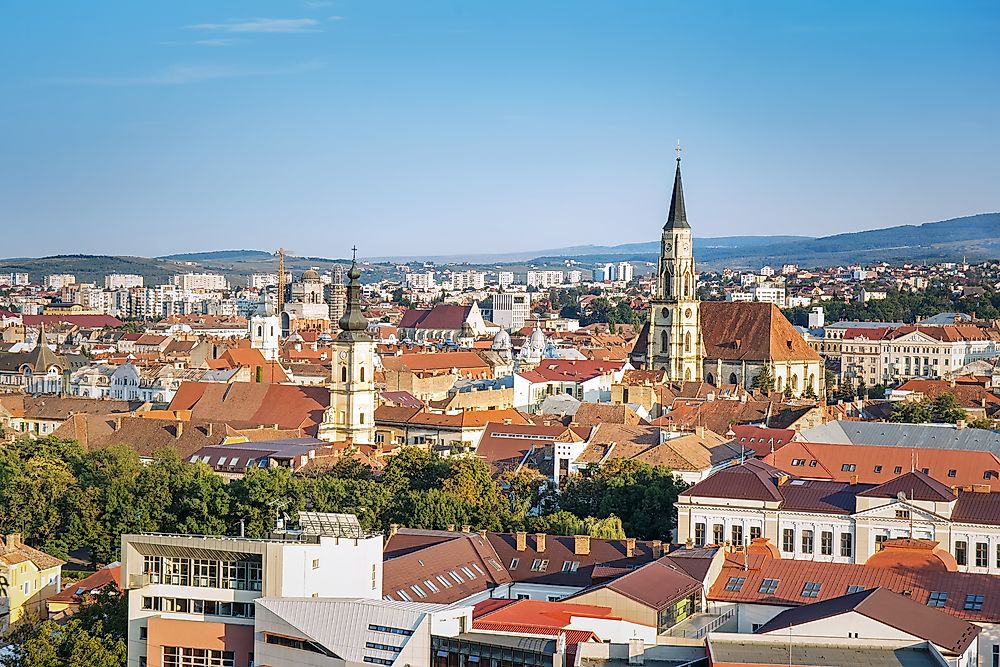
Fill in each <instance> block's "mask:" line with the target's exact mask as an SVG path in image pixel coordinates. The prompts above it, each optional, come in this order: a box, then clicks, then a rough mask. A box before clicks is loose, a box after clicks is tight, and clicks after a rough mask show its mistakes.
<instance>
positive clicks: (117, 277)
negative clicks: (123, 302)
mask: <svg viewBox="0 0 1000 667" xmlns="http://www.w3.org/2000/svg"><path fill="white" fill-rule="evenodd" d="M142 285H143V277H142V276H138V275H135V274H134V273H112V274H109V275H106V276H104V289H109V290H118V289H132V288H133V287H142Z"/></svg>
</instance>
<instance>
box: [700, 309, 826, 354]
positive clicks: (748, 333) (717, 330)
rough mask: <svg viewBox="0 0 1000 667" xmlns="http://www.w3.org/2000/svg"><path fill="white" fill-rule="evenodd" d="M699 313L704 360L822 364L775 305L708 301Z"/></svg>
mask: <svg viewBox="0 0 1000 667" xmlns="http://www.w3.org/2000/svg"><path fill="white" fill-rule="evenodd" d="M699 313H700V316H701V336H702V340H703V341H704V344H705V359H726V360H747V361H765V360H766V361H822V359H821V357H820V356H819V354H817V353H816V351H815V350H813V349H812V348H811V347H809V344H808V343H806V341H805V339H803V338H802V335H801V334H799V332H798V331H797V330H796V329H795V327H794V326H792V323H791V322H789V321H788V319H787V318H786V317H785V316H784V315H783V314H782V313H781V311H780V310H778V307H777V306H775V305H774V304H772V303H757V302H750V303H742V302H730V301H705V302H703V303H702V304H701V305H700V307H699Z"/></svg>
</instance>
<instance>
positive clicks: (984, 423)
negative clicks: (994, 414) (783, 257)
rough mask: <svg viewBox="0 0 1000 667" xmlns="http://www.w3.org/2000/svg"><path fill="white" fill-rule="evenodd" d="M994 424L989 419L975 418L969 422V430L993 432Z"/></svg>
mask: <svg viewBox="0 0 1000 667" xmlns="http://www.w3.org/2000/svg"><path fill="white" fill-rule="evenodd" d="M994 425H995V424H994V422H993V420H992V419H990V418H989V417H977V418H976V419H973V420H972V421H971V422H969V428H981V429H986V430H993V427H994Z"/></svg>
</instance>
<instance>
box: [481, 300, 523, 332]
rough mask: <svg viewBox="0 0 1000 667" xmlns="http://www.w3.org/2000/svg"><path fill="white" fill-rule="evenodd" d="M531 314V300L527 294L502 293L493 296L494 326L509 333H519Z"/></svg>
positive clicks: (492, 318) (492, 319)
mask: <svg viewBox="0 0 1000 667" xmlns="http://www.w3.org/2000/svg"><path fill="white" fill-rule="evenodd" d="M530 314H531V298H530V297H529V296H528V293H527V292H500V293H498V294H494V295H493V315H492V317H491V318H490V321H492V322H493V323H494V324H497V325H499V326H500V327H502V328H503V329H506V330H507V331H517V330H519V329H521V328H522V327H523V326H524V322H525V320H527V319H528V316H529V315H530Z"/></svg>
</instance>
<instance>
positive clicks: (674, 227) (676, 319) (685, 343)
mask: <svg viewBox="0 0 1000 667" xmlns="http://www.w3.org/2000/svg"><path fill="white" fill-rule="evenodd" d="M691 241H692V239H691V225H689V224H688V221H687V211H686V210H685V208H684V188H683V187H682V186H681V153H680V146H678V147H677V172H676V174H675V175H674V191H673V194H672V195H671V196H670V212H669V213H668V214H667V222H666V224H665V225H663V236H662V238H661V241H660V262H659V265H658V267H657V280H656V298H655V299H653V301H652V303H651V307H650V319H649V339H648V340H649V352H648V353H647V355H646V359H647V362H646V363H647V364H648V366H649V368H651V369H657V370H658V369H661V368H662V369H664V370H666V371H667V379H668V380H669V381H671V382H684V381H693V382H700V381H701V379H702V372H703V369H702V365H703V363H702V362H703V356H704V355H703V352H702V342H701V321H700V318H699V314H698V297H697V293H696V289H697V284H696V278H695V271H694V254H693V249H692V243H691Z"/></svg>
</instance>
